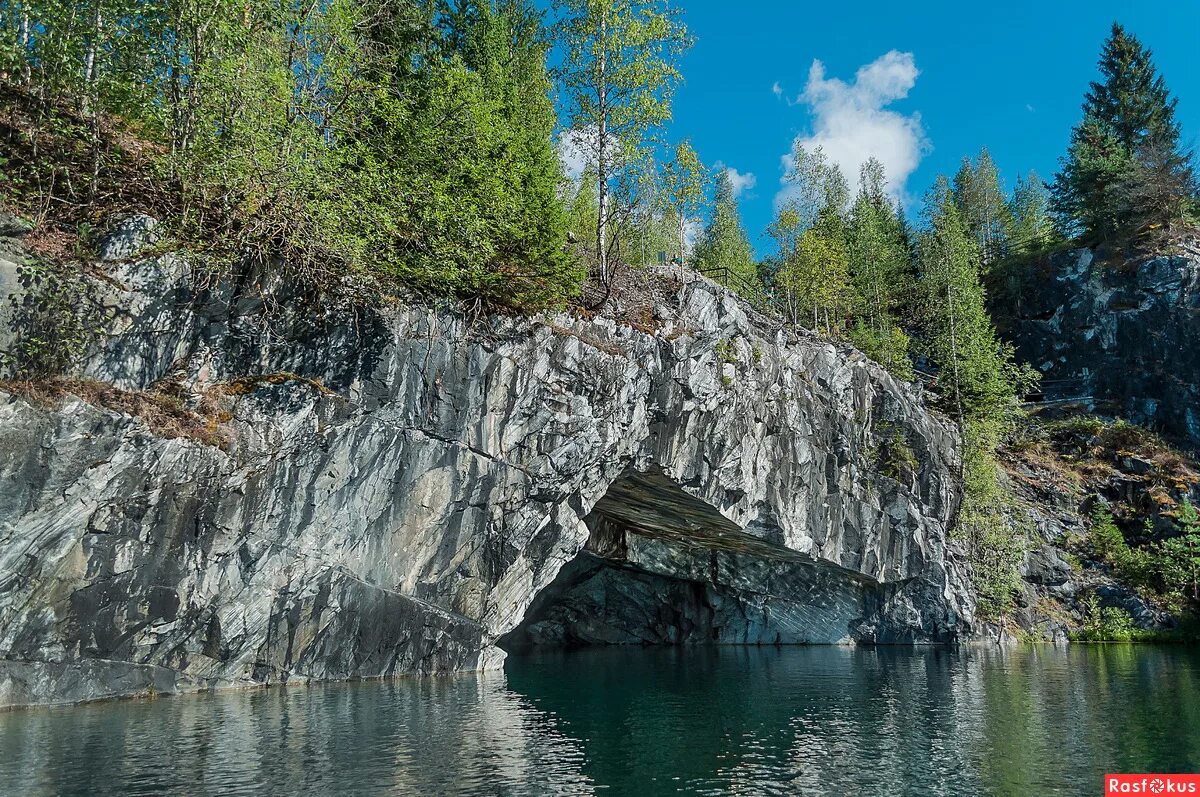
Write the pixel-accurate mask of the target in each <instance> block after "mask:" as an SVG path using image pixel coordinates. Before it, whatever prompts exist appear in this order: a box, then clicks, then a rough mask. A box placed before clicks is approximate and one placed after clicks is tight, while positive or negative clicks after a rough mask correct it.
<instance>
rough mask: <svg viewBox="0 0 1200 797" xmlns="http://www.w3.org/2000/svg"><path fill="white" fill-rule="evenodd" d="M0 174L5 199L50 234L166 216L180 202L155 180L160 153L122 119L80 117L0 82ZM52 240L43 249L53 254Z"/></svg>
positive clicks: (65, 107) (58, 104)
mask: <svg viewBox="0 0 1200 797" xmlns="http://www.w3.org/2000/svg"><path fill="white" fill-rule="evenodd" d="M0 146H2V147H3V150H4V157H5V159H6V160H5V164H4V171H3V174H2V175H0V187H2V188H3V193H4V194H5V198H6V201H7V202H8V203H9V204H11V205H12V206H13V208H14V209H15V210H16V211H17V212H18V213H19V214H20V215H23V216H26V217H29V218H31V219H32V220H33V221H34V223H35V226H38V227H41V226H43V225H48V226H49V228H50V230H52V231H53V230H55V229H56V228H57V229H61V228H62V227H64V226H66V227H73V226H75V225H78V224H80V223H82V222H86V223H89V224H93V225H98V224H100V223H102V222H103V221H104V219H105V218H108V217H111V216H113V215H130V214H133V213H150V214H151V215H157V216H159V217H164V216H167V215H169V214H170V211H171V210H172V209H173V208H174V206H175V204H176V202H175V201H174V200H173V199H172V197H173V195H174V192H173V191H170V190H169V189H168V187H167V186H164V185H163V184H162V181H161V180H160V179H158V178H157V177H156V172H155V170H154V168H152V167H153V162H154V159H156V158H157V157H158V156H159V155H160V154H161V152H162V148H161V147H159V146H157V145H155V144H153V143H151V142H148V141H146V140H145V139H143V138H142V137H140V136H138V135H137V133H136V131H133V130H130V129H129V128H128V127H127V126H125V125H123V124H121V123H120V122H118V121H117V120H115V119H113V118H110V117H107V116H104V115H101V116H100V117H99V118H98V119H97V120H96V121H95V124H94V125H93V120H92V119H90V118H86V117H84V116H82V115H81V114H80V113H79V112H78V110H77V109H75V108H74V107H72V106H71V105H70V104H69V103H65V102H54V101H49V100H45V99H43V98H41V97H39V96H37V94H36V93H33V92H30V91H28V90H27V89H25V88H23V87H21V86H18V85H16V84H13V83H11V82H6V81H2V80H0ZM52 239H53V235H50V239H48V240H47V241H46V242H45V243H46V245H47V247H48V249H49V251H48V254H49V253H52V252H53V251H54V249H55V248H56V242H55V241H54V240H52Z"/></svg>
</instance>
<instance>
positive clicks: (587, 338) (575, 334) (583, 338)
mask: <svg viewBox="0 0 1200 797" xmlns="http://www.w3.org/2000/svg"><path fill="white" fill-rule="evenodd" d="M546 326H548V327H550V329H552V330H554V332H555V334H558V335H566V336H567V337H570V338H575V339H576V340H578V341H580V342H581V343H583V344H585V345H587V346H591V347H592V348H593V349H597V350H598V351H602V352H604V353H605V354H611V355H613V356H615V357H625V356H626V355H625V352H624V351H622V350H621V348H620V347H619V346H616V345H614V344H612V343H609V342H608V341H606V340H602V339H601V338H599V337H597V336H596V335H592V334H590V333H588V332H580V331H579V330H577V329H572V328H570V327H564V326H563V325H561V324H554V323H550V324H547V325H546Z"/></svg>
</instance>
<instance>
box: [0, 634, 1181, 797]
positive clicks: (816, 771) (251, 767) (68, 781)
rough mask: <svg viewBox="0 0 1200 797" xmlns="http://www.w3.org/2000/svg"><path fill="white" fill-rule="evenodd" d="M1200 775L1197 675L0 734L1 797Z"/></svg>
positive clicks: (448, 687) (892, 679) (1108, 667)
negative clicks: (1112, 773)
mask: <svg viewBox="0 0 1200 797" xmlns="http://www.w3.org/2000/svg"><path fill="white" fill-rule="evenodd" d="M1197 770H1200V651H1197V650H1195V649H1188V648H1176V647H1158V648H1152V647H1133V646H1109V647H1076V648H1072V649H1070V650H1054V649H1042V648H1037V649H1020V650H1015V651H1008V652H1001V651H995V650H966V651H961V652H950V651H946V650H918V651H913V650H903V649H878V650H869V649H848V648H784V649H774V648H718V649H700V650H697V649H692V650H681V649H653V650H648V649H635V650H619V649H601V650H591V651H579V652H562V653H554V654H542V655H533V656H527V657H513V658H510V660H509V663H508V665H507V667H506V670H505V672H504V673H495V674H490V675H486V676H480V677H475V676H462V677H455V678H440V679H429V680H402V681H393V682H386V683H379V682H371V683H359V684H337V685H327V686H319V687H311V688H295V687H293V688H290V689H272V690H263V691H256V692H237V693H224V694H218V695H195V696H185V697H174V698H163V699H159V700H151V701H125V702H110V703H101V704H93V705H87V706H80V707H76V708H62V709H48V710H47V709H40V710H32V711H17V712H9V713H6V714H0V791H2V792H4V793H6V794H22V795H24V794H31V795H40V794H47V795H48V794H101V795H103V794H114V795H115V794H147V795H149V794H154V795H158V794H180V795H184V794H186V795H201V794H214V795H216V794H221V795H225V794H279V795H293V794H347V795H349V794H421V795H425V794H450V793H466V794H505V795H508V794H511V795H542V794H590V793H597V792H599V793H607V794H635V795H654V794H675V793H688V794H730V793H732V794H830V795H835V794H836V795H869V794H881V795H893V794H913V795H918V794H920V795H925V794H931V795H937V794H947V795H960V794H963V795H974V794H1000V795H1046V794H1072V795H1074V794H1101V793H1103V792H1102V788H1101V776H1102V775H1103V774H1104V773H1105V772H1106V771H1157V772H1189V771H1197Z"/></svg>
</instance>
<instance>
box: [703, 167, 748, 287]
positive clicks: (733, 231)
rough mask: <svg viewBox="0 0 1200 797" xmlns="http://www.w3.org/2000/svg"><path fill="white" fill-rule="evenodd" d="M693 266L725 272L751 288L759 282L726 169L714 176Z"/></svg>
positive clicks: (731, 182)
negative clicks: (714, 188)
mask: <svg viewBox="0 0 1200 797" xmlns="http://www.w3.org/2000/svg"><path fill="white" fill-rule="evenodd" d="M696 266H697V268H699V269H701V270H709V269H717V268H724V269H728V270H729V272H730V273H731V274H735V275H737V277H739V278H740V280H741V281H745V282H749V283H751V284H754V283H756V282H757V281H758V275H757V267H756V265H755V262H754V250H753V248H752V247H751V246H750V237H749V236H748V235H747V234H746V230H745V228H744V227H743V226H742V220H741V216H740V215H739V213H738V206H737V199H736V198H735V197H734V190H733V181H732V180H730V178H729V170H728V169H722V170H721V172H720V174H719V175H717V195H716V199H715V202H714V207H713V214H712V219H711V220H710V221H709V223H708V226H707V227H706V228H705V229H704V235H703V236H702V237H701V239H700V241H699V243H698V244H697V246H696Z"/></svg>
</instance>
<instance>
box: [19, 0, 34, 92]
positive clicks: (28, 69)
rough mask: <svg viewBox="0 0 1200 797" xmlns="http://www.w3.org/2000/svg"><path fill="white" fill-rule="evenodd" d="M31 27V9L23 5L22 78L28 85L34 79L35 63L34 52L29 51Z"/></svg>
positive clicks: (21, 35)
mask: <svg viewBox="0 0 1200 797" xmlns="http://www.w3.org/2000/svg"><path fill="white" fill-rule="evenodd" d="M30 29H31V28H30V22H29V9H28V8H27V7H25V6H22V7H21V27H20V34H19V35H20V39H21V63H22V66H21V78H22V82H23V83H24V84H25V85H26V86H28V85H29V84H30V83H31V82H32V81H33V65H32V59H33V55H32V53H30V52H29V35H30V34H29V31H30Z"/></svg>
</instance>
